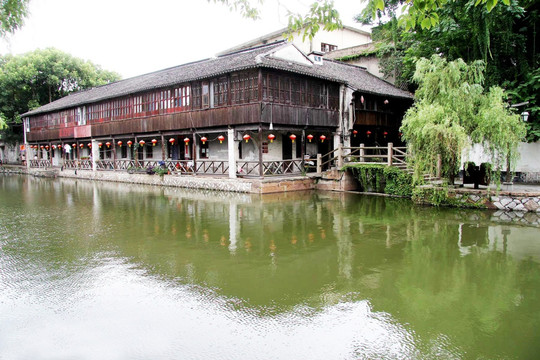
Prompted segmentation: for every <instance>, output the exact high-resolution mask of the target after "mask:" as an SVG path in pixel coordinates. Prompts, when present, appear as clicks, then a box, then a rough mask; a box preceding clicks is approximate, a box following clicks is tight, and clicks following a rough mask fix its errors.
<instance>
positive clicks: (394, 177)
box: [383, 166, 414, 197]
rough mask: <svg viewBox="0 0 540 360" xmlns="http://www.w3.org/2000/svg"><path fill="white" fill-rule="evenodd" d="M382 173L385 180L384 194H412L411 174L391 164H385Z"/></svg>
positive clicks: (408, 195)
mask: <svg viewBox="0 0 540 360" xmlns="http://www.w3.org/2000/svg"><path fill="white" fill-rule="evenodd" d="M383 173H384V178H385V180H386V186H385V187H384V192H385V194H390V195H397V196H407V197H410V196H411V195H412V191H413V188H414V179H413V177H412V175H411V174H409V173H407V172H405V171H403V170H401V169H398V168H396V167H393V166H386V167H385V168H384V172H383Z"/></svg>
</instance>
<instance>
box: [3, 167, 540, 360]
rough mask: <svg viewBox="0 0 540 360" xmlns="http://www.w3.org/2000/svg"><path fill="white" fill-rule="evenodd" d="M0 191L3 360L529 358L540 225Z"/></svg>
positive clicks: (154, 192)
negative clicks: (25, 345) (22, 345)
mask: <svg viewBox="0 0 540 360" xmlns="http://www.w3.org/2000/svg"><path fill="white" fill-rule="evenodd" d="M0 201H1V203H2V207H0V246H1V247H0V268H1V269H2V271H1V272H0V324H1V326H2V329H3V330H5V331H2V333H0V358H2V356H4V357H5V358H28V357H30V358H38V359H39V358H50V357H51V356H52V355H51V354H54V356H53V357H60V358H62V357H74V358H96V357H99V358H104V359H106V358H110V359H120V358H122V359H123V358H148V357H152V358H156V357H164V358H170V357H175V356H173V355H172V354H182V355H183V358H193V359H196V358H201V359H203V358H204V359H208V358H223V359H227V358H239V357H240V358H250V359H257V358H261V359H270V358H271V359H276V358H285V359H290V358H310V359H349V358H350V359H357V358H366V359H371V358H434V357H443V358H479V357H484V358H494V357H503V358H527V357H529V356H530V355H533V354H535V353H536V352H537V351H538V350H539V348H538V345H537V344H538V340H539V339H538V336H537V335H536V334H538V330H539V329H540V326H539V325H540V304H538V301H537V299H538V295H539V294H538V291H539V289H540V266H539V263H540V247H539V241H538V235H537V234H538V228H537V227H533V226H523V225H520V226H517V225H512V224H508V223H505V222H500V221H494V219H493V216H494V214H493V213H492V212H486V211H470V210H467V211H459V210H451V209H432V208H425V207H415V206H411V204H410V203H409V202H408V201H406V200H399V199H398V200H396V199H388V198H366V197H362V196H359V195H350V194H349V195H346V194H336V193H312V192H308V193H291V194H278V195H271V196H262V197H261V196H254V195H245V194H227V193H218V192H210V191H186V190H182V189H174V188H159V187H148V186H130V185H125V184H114V183H94V182H89V181H76V180H66V179H62V180H56V181H51V180H47V179H37V178H31V177H7V176H4V177H0ZM6 334H10V335H6ZM74 334H78V336H74ZM39 339H42V340H39ZM83 339H84V340H83ZM22 340H24V341H25V342H29V343H30V344H31V346H30V347H29V348H27V349H25V350H23V349H21V348H20V346H17V344H18V343H17V341H19V343H20V341H22ZM59 344H62V349H63V350H60V346H59ZM239 351H241V353H242V356H238V352H239ZM42 354H44V355H42ZM56 355H58V356H56ZM96 355H99V356H96Z"/></svg>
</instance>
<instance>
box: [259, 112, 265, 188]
mask: <svg viewBox="0 0 540 360" xmlns="http://www.w3.org/2000/svg"><path fill="white" fill-rule="evenodd" d="M262 140H263V133H262V124H260V123H259V176H260V177H261V178H262V177H264V169H263V149H262Z"/></svg>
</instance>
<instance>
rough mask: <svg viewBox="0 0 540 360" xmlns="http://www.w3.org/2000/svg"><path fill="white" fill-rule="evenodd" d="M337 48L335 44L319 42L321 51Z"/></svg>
mask: <svg viewBox="0 0 540 360" xmlns="http://www.w3.org/2000/svg"><path fill="white" fill-rule="evenodd" d="M334 50H337V45H331V44H326V43H321V51H322V52H329V51H334Z"/></svg>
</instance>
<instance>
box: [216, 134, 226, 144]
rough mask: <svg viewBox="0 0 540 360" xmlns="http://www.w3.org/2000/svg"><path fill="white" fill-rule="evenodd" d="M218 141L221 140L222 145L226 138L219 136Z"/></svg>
mask: <svg viewBox="0 0 540 360" xmlns="http://www.w3.org/2000/svg"><path fill="white" fill-rule="evenodd" d="M218 140H219V143H220V144H222V143H223V140H225V136H223V135H219V136H218Z"/></svg>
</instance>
